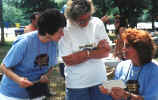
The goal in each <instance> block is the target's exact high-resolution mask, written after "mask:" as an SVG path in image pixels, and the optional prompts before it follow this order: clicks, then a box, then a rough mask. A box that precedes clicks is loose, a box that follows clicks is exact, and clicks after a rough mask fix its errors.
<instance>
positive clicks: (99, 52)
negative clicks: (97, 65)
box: [88, 48, 110, 59]
mask: <svg viewBox="0 0 158 100" xmlns="http://www.w3.org/2000/svg"><path fill="white" fill-rule="evenodd" d="M109 52H110V49H106V48H97V49H96V50H90V53H89V57H88V58H89V59H100V58H104V57H107V56H108V55H109Z"/></svg>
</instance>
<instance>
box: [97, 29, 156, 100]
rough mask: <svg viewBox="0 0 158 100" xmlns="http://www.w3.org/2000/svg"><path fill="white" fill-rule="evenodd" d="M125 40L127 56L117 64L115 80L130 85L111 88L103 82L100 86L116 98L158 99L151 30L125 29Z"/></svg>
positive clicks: (123, 49)
mask: <svg viewBox="0 0 158 100" xmlns="http://www.w3.org/2000/svg"><path fill="white" fill-rule="evenodd" d="M121 38H122V43H123V44H124V46H123V48H122V51H124V53H125V56H126V58H127V60H125V61H122V62H120V63H119V64H118V66H117V67H116V70H115V78H114V79H115V80H123V81H124V82H125V83H126V85H127V88H126V89H125V90H124V89H121V88H119V87H114V88H112V90H111V92H109V93H108V90H107V89H106V88H104V87H103V86H100V90H101V91H102V93H104V94H109V95H111V96H112V97H113V100H158V95H157V94H158V86H156V85H155V84H156V83H158V78H157V76H158V65H157V64H156V63H155V62H153V61H152V58H153V56H154V54H155V49H156V45H155V43H154V42H153V40H152V38H151V36H150V34H149V33H148V32H147V31H144V30H138V29H131V28H128V29H126V30H125V31H124V32H123V33H122V34H121Z"/></svg>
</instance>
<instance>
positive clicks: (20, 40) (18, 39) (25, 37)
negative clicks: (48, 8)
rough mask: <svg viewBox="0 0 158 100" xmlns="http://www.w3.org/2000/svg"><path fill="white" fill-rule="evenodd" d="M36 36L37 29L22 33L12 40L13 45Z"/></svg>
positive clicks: (25, 41)
mask: <svg viewBox="0 0 158 100" xmlns="http://www.w3.org/2000/svg"><path fill="white" fill-rule="evenodd" d="M36 37H37V31H34V32H30V33H28V34H22V35H19V36H18V37H17V39H16V40H15V41H14V42H13V45H15V44H19V43H22V44H24V43H27V42H28V41H31V40H34V38H36Z"/></svg>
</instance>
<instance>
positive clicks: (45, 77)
mask: <svg viewBox="0 0 158 100" xmlns="http://www.w3.org/2000/svg"><path fill="white" fill-rule="evenodd" d="M52 71H53V67H51V68H50V69H49V70H48V72H47V73H46V74H44V75H42V76H41V77H40V80H39V81H40V82H41V83H48V82H49V76H50V75H51V73H52Z"/></svg>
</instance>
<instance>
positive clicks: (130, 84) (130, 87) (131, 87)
mask: <svg viewBox="0 0 158 100" xmlns="http://www.w3.org/2000/svg"><path fill="white" fill-rule="evenodd" d="M126 85H127V88H126V90H127V91H128V92H130V93H135V94H139V83H138V81H137V80H128V81H127V83H126Z"/></svg>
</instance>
